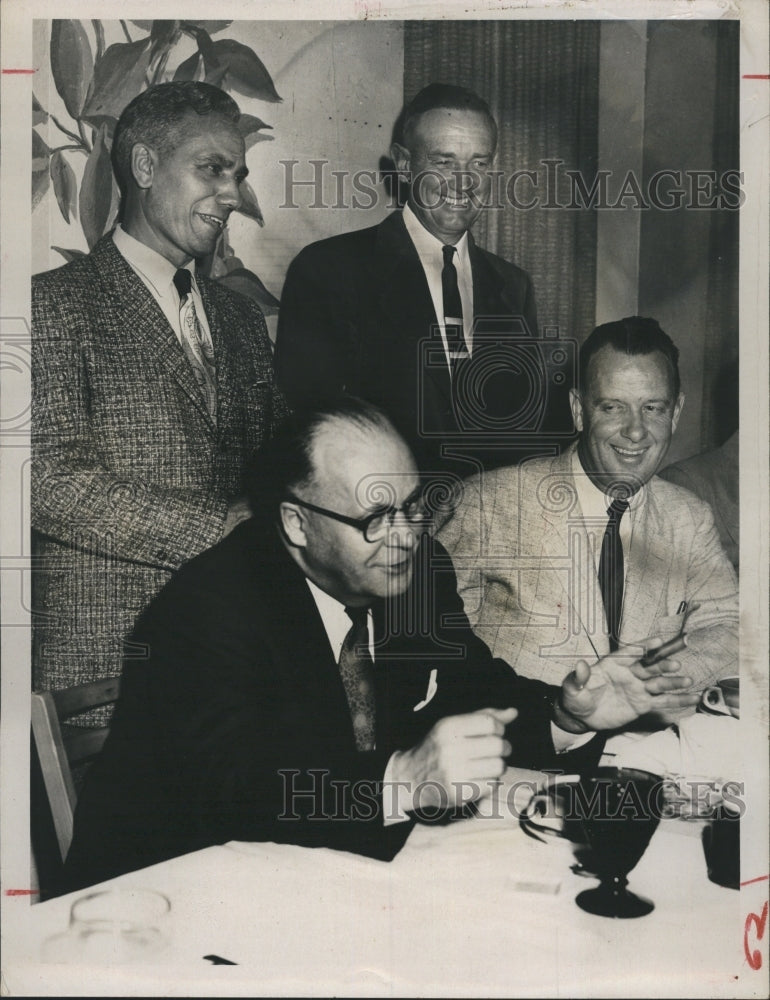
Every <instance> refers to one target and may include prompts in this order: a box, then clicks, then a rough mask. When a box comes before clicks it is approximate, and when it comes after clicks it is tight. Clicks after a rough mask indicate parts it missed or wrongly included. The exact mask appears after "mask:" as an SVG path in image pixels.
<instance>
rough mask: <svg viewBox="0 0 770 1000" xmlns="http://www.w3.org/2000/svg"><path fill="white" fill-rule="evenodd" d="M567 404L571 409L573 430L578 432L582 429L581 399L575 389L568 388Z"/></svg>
mask: <svg viewBox="0 0 770 1000" xmlns="http://www.w3.org/2000/svg"><path fill="white" fill-rule="evenodd" d="M569 406H570V409H571V410H572V420H573V422H574V424H575V430H576V431H578V433H579V432H581V431H582V430H583V400H582V398H581V396H580V393H579V392H578V390H577V389H570V391H569Z"/></svg>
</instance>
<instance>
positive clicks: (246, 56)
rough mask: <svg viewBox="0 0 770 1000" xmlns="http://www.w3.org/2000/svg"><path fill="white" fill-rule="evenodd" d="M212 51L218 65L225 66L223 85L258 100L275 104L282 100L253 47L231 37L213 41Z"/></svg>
mask: <svg viewBox="0 0 770 1000" xmlns="http://www.w3.org/2000/svg"><path fill="white" fill-rule="evenodd" d="M214 51H215V52H216V56H217V59H218V60H219V63H220V65H223V66H226V67H227V76H226V78H225V85H226V86H227V85H229V86H230V87H232V89H233V90H235V91H237V92H238V93H239V94H243V95H244V97H256V98H258V99H259V100H260V101H270V103H271V104H277V103H279V102H280V101H282V100H283V98H282V97H279V96H278V94H277V93H276V90H275V86H274V85H273V80H272V78H271V76H270V74H269V73H268V71H267V70H266V69H265V66H264V63H263V62H262V60H261V59H260V58H259V56H258V55H257V54H256V52H255V51H254V50H253V49H250V48H249V46H248V45H242V44H241V43H240V42H236V41H234V40H233V39H232V38H221V39H219V41H217V42H214Z"/></svg>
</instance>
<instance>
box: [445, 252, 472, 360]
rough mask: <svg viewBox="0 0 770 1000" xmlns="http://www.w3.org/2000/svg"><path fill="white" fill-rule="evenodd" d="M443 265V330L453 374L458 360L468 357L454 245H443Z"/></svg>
mask: <svg viewBox="0 0 770 1000" xmlns="http://www.w3.org/2000/svg"><path fill="white" fill-rule="evenodd" d="M441 252H442V253H443V255H444V267H443V268H442V270H441V291H442V294H443V299H444V330H445V332H446V342H447V348H448V349H449V367H450V369H451V371H452V374H453V375H454V374H455V372H456V371H457V366H458V363H459V362H460V361H462V360H463V359H464V358H467V357H468V348H467V347H466V345H465V336H464V334H463V304H462V300H461V299H460V289H459V288H458V287H457V270H456V268H455V265H454V261H453V260H452V258H453V257H454V254H455V247H453V246H443V247H442V248H441Z"/></svg>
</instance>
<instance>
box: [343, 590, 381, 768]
mask: <svg viewBox="0 0 770 1000" xmlns="http://www.w3.org/2000/svg"><path fill="white" fill-rule="evenodd" d="M345 612H346V614H347V616H348V618H350V620H351V621H352V622H353V625H352V626H351V629H350V631H349V632H348V634H347V635H346V636H345V641H344V642H343V643H342V649H341V651H340V664H339V665H340V676H341V677H342V683H343V684H344V686H345V694H346V695H347V699H348V706H349V707H350V717H351V719H352V720H353V732H354V734H355V738H356V747H357V749H358V750H373V749H374V664H373V663H372V658H371V656H370V655H369V628H368V616H369V612H368V609H367V608H345Z"/></svg>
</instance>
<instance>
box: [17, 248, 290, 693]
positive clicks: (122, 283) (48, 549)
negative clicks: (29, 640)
mask: <svg viewBox="0 0 770 1000" xmlns="http://www.w3.org/2000/svg"><path fill="white" fill-rule="evenodd" d="M199 287H200V290H201V297H202V299H203V303H204V307H205V309H206V316H207V319H208V322H209V326H210V328H211V335H212V339H213V343H214V353H215V357H216V369H217V396H218V399H217V402H218V416H217V422H216V425H215V424H214V422H212V420H211V419H210V417H209V415H208V413H207V410H206V407H205V405H204V403H203V400H202V398H201V396H200V394H199V391H198V389H197V386H196V383H195V379H194V376H193V373H192V370H191V368H190V366H189V363H188V361H187V360H186V358H185V356H184V353H183V352H182V348H181V346H180V344H179V341H178V340H177V338H176V335H175V334H174V332H173V330H172V329H171V327H170V326H169V324H168V322H167V320H166V319H165V317H164V316H163V313H162V312H161V310H160V308H159V306H158V305H157V303H156V301H155V299H154V298H153V297H152V295H151V294H150V292H149V291H148V290H147V288H146V287H145V286H144V284H143V283H142V282H141V281H140V279H139V278H138V277H137V276H136V274H135V273H134V271H133V270H132V269H131V267H130V266H129V265H128V264H127V262H126V261H125V259H124V258H123V256H122V255H121V254H120V253H119V251H118V250H117V248H116V247H115V244H114V243H113V241H112V237H111V236H107V237H105V238H104V239H102V240H101V241H100V242H99V243H98V244H97V245H96V246H95V247H94V249H93V251H92V252H91V253H90V254H88V255H87V256H85V257H82V258H79V259H78V260H76V261H74V262H72V263H70V264H67V265H66V266H64V267H61V268H57V269H56V270H54V271H48V272H46V273H44V274H40V275H37V276H36V277H34V278H33V280H32V448H33V460H32V485H31V510H32V528H33V559H34V563H33V571H34V572H33V626H34V633H33V634H34V646H33V649H34V657H33V681H34V684H35V685H36V686H38V687H43V688H61V687H66V686H69V685H71V684H75V683H80V682H82V681H87V680H92V679H95V678H98V677H106V676H113V675H117V674H119V673H120V664H121V650H122V643H123V639H124V637H125V636H126V635H127V634H128V633H129V632H130V630H131V628H132V627H133V625H134V622H135V620H136V616H137V615H138V613H139V612H140V611H141V610H142V609H143V608H144V607H145V606H146V604H147V603H148V602H149V601H150V599H151V598H152V597H153V596H154V595H155V594H156V593H157V592H158V590H160V588H161V587H162V586H163V584H164V583H165V582H166V581H167V580H168V579H169V577H170V576H171V573H172V571H173V570H175V569H177V568H178V567H179V566H180V565H181V564H182V563H184V562H186V561H187V560H188V559H190V558H191V557H192V556H194V555H196V554H197V553H198V552H201V551H202V550H203V549H205V548H208V547H209V546H210V545H213V544H214V543H215V542H217V541H218V540H219V538H220V537H221V535H222V529H223V525H224V521H225V517H226V514H227V508H228V503H229V501H230V500H232V499H233V498H234V497H236V496H237V495H238V494H239V493H240V492H241V490H242V484H241V477H242V473H243V470H244V467H245V466H246V464H247V463H248V462H249V461H250V460H251V458H252V457H253V456H254V454H255V453H256V452H257V450H258V449H259V447H260V445H261V444H262V443H263V442H264V441H266V440H267V439H268V437H269V436H270V434H271V431H272V427H273V423H274V421H275V420H277V419H278V418H280V416H282V414H283V413H284V412H285V404H284V402H283V397H282V396H281V394H280V392H279V391H278V390H277V389H276V386H275V383H274V379H273V369H272V353H271V347H270V342H269V340H268V336H267V332H266V329H265V322H264V317H263V315H262V312H261V310H260V309H259V307H258V306H257V304H256V303H254V302H251V301H250V300H248V299H246V298H244V297H242V296H240V295H236V294H235V293H233V292H231V291H229V290H227V289H226V288H223V287H221V286H219V285H217V284H216V283H214V282H210V281H207V280H206V279H204V278H202V279H200V280H199ZM133 654H134V655H136V656H138V657H140V658H141V657H143V656H144V655H145V651H144V650H141V649H136V650H133Z"/></svg>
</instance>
